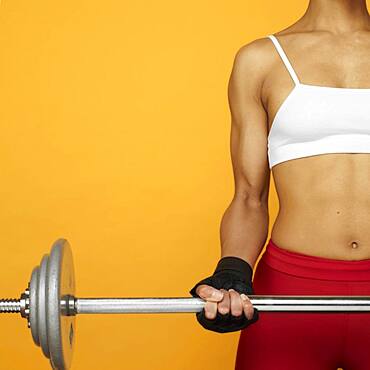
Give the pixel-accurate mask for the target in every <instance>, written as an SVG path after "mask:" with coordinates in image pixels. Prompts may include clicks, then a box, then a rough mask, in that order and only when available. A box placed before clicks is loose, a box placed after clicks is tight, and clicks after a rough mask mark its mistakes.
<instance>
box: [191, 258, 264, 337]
mask: <svg viewBox="0 0 370 370" xmlns="http://www.w3.org/2000/svg"><path fill="white" fill-rule="evenodd" d="M252 274H253V269H252V267H251V266H250V265H249V263H248V262H246V261H244V260H243V259H241V258H239V257H235V256H227V257H223V258H221V259H220V261H219V262H218V264H217V267H216V269H215V272H214V273H213V275H212V276H209V277H207V278H205V279H203V280H201V281H200V282H198V283H197V284H196V285H195V286H194V287H193V288H192V289H191V290H190V294H191V295H192V296H193V297H196V298H200V297H199V295H197V293H196V292H195V291H196V289H197V287H198V286H199V285H202V284H205V285H210V286H212V287H214V288H216V289H225V290H229V289H234V290H235V291H237V292H238V293H240V294H242V293H244V294H245V295H253V294H254V292H253V287H252ZM196 316H197V320H198V322H199V323H200V324H201V325H202V326H203V327H204V328H205V329H207V330H211V331H215V332H217V333H228V332H233V331H238V330H241V329H244V328H246V327H247V326H248V325H250V324H252V323H254V322H256V321H257V320H258V310H257V308H254V314H253V317H252V318H251V319H250V320H248V318H247V317H246V316H245V314H244V312H243V313H242V314H241V315H240V316H233V315H232V314H231V312H230V311H229V313H227V314H224V315H223V314H221V313H220V312H219V311H218V310H217V314H216V317H215V318H214V319H208V318H207V317H206V316H205V309H204V308H203V310H202V311H200V312H197V313H196Z"/></svg>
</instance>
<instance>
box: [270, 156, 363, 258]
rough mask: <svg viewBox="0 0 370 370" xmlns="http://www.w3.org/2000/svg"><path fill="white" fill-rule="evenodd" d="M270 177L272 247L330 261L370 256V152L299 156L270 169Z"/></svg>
mask: <svg viewBox="0 0 370 370" xmlns="http://www.w3.org/2000/svg"><path fill="white" fill-rule="evenodd" d="M272 175H273V178H274V182H275V187H276V192H277V195H278V198H279V206H280V208H279V213H278V215H277V218H276V220H275V223H274V225H273V228H272V232H271V239H272V241H273V242H274V243H275V244H276V245H278V246H279V247H281V248H284V249H286V250H289V251H292V252H298V253H303V254H307V255H312V256H319V257H326V258H331V259H340V260H362V259H368V258H370V154H367V153H355V154H352V153H335V154H332V153H330V154H320V155H315V156H310V157H304V158H297V159H293V160H289V161H285V162H282V163H279V164H277V165H276V166H274V167H273V168H272Z"/></svg>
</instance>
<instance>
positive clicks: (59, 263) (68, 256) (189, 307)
mask: <svg viewBox="0 0 370 370" xmlns="http://www.w3.org/2000/svg"><path fill="white" fill-rule="evenodd" d="M248 298H249V299H250V301H251V303H252V304H253V306H254V307H255V308H257V309H258V310H260V311H275V312H282V311H295V312H298V311H301V312H303V311H320V312H333V311H336V312H342V311H345V312H346V311H351V312H369V311H370V296H312V295H311V296H309V295H307V296H294V295H291V296H285V295H277V296H267V295H249V296H248ZM204 305H205V300H203V299H200V298H192V297H191V298H189V297H185V298H165V297H163V298H77V297H75V274H74V264H73V257H72V251H71V247H70V245H69V243H68V241H67V240H66V239H58V240H57V241H56V242H55V243H54V244H53V246H52V248H51V252H50V254H49V255H48V254H45V255H44V256H43V258H42V260H41V263H40V265H39V266H36V267H35V268H34V269H33V271H32V274H31V280H30V282H29V283H28V286H27V288H26V289H25V291H24V292H23V293H22V294H21V296H20V298H19V299H1V300H0V313H20V314H21V316H22V317H24V318H26V319H27V323H28V327H29V328H30V329H31V334H32V338H33V341H34V342H35V344H36V345H38V346H40V347H41V349H42V352H43V354H44V355H45V356H46V357H47V358H48V359H49V360H50V365H51V366H52V368H53V369H57V370H67V369H69V368H70V366H71V362H72V355H73V349H74V342H75V335H76V326H75V322H76V315H77V314H118V313H119V314H122V313H184V312H192V313H194V312H199V311H201V310H202V309H203V307H204Z"/></svg>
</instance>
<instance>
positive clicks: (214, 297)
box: [195, 284, 223, 302]
mask: <svg viewBox="0 0 370 370" xmlns="http://www.w3.org/2000/svg"><path fill="white" fill-rule="evenodd" d="M195 292H196V293H197V294H198V295H199V297H201V298H204V299H206V300H207V301H212V302H219V301H221V300H222V298H223V293H222V292H221V291H220V290H218V289H216V288H214V287H212V286H210V285H205V284H202V285H199V286H198V287H197V289H196V290H195Z"/></svg>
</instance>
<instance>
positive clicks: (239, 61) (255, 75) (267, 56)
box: [231, 37, 274, 92]
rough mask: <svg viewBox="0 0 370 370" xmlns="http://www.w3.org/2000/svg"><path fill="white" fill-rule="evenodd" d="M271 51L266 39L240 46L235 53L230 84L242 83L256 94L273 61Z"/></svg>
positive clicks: (269, 43)
mask: <svg viewBox="0 0 370 370" xmlns="http://www.w3.org/2000/svg"><path fill="white" fill-rule="evenodd" d="M271 50H272V49H271V40H270V39H269V38H268V37H261V38H258V39H255V40H252V41H250V42H249V43H247V44H244V45H241V46H240V47H239V48H238V49H237V50H236V52H235V56H234V62H233V68H232V75H231V82H232V81H233V80H237V81H239V82H240V83H241V82H243V83H244V84H247V86H249V87H254V88H255V90H254V91H256V92H258V91H259V90H260V88H261V86H262V84H263V81H264V78H265V76H266V74H267V73H268V72H269V70H270V68H271V65H272V63H273V60H274V59H273V54H272V52H271ZM234 82H235V81H234Z"/></svg>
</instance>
